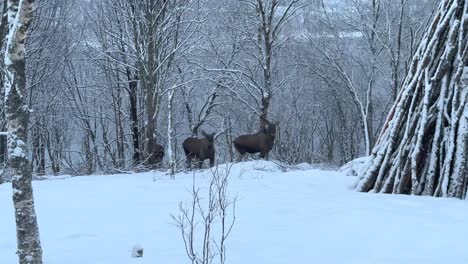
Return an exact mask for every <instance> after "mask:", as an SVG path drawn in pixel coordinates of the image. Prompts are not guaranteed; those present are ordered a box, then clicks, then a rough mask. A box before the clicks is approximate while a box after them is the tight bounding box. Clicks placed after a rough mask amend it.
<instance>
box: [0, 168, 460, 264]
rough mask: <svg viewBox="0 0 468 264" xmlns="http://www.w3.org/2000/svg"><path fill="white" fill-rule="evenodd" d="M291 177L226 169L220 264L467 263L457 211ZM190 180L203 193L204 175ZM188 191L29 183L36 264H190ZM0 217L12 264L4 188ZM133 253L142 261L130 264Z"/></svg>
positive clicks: (102, 182)
mask: <svg viewBox="0 0 468 264" xmlns="http://www.w3.org/2000/svg"><path fill="white" fill-rule="evenodd" d="M300 168H301V170H291V171H288V172H282V171H281V170H279V168H278V166H277V165H276V164H274V163H272V162H265V161H252V162H247V163H242V164H236V165H234V167H233V168H232V171H231V175H230V179H231V182H230V191H231V194H232V195H238V199H239V200H238V202H237V210H236V215H237V219H236V225H235V227H234V230H233V231H232V232H233V233H232V234H231V236H230V237H229V240H228V246H227V249H228V253H227V263H232V264H234V263H235V264H244V263H247V264H248V263H255V264H261V263H265V264H274V263H284V264H287V263H295V264H300V263H346V264H352V263H356V264H366V263H369V264H371V263H372V264H376V263H388V264H396V263H412V264H417V263H424V264H428V263H434V264H440V263H450V264H456V263H460V264H462V263H468V250H467V245H468V203H467V202H466V201H460V200H454V199H450V200H449V199H441V198H437V199H436V198H430V197H411V196H397V195H378V194H367V193H357V192H355V191H353V190H351V189H350V187H349V186H351V185H352V183H353V181H354V180H355V179H354V177H346V176H344V175H342V174H340V173H339V172H334V171H322V170H315V169H313V168H312V167H310V168H309V167H307V166H301V167H300ZM154 177H155V178H156V181H153V178H154ZM195 177H196V179H197V183H198V184H199V185H200V186H202V185H206V183H207V182H208V178H209V173H208V172H206V171H205V172H200V173H197V174H196V175H195ZM191 184H192V174H190V173H180V174H178V175H176V179H175V180H170V179H169V177H168V176H166V175H164V174H163V173H159V172H158V173H154V172H151V173H143V174H134V175H109V176H87V177H74V178H69V179H60V180H46V181H37V182H34V187H35V196H36V206H37V212H38V219H39V224H40V230H41V238H42V244H43V249H44V260H45V264H63V263H67V264H124V263H125V264H128V263H131V264H133V263H141V264H143V263H148V264H149V263H151V264H157V263H165V264H170V263H189V261H188V260H187V259H186V256H185V251H184V247H183V244H182V241H181V237H180V232H179V230H178V229H177V228H176V227H175V225H174V224H173V221H172V220H171V217H170V214H171V213H177V212H178V205H179V202H180V201H188V200H189V199H190V194H189V191H188V190H189V189H190V188H191ZM0 209H1V212H0V213H1V217H0V263H1V264H13V263H17V260H16V256H15V248H16V239H15V227H14V218H13V207H12V202H11V187H10V186H9V185H5V184H4V185H1V186H0ZM135 243H139V244H141V245H142V246H143V248H144V257H143V258H138V259H136V258H131V257H130V255H131V252H130V251H131V249H132V247H133V246H134V245H135Z"/></svg>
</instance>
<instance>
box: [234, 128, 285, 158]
mask: <svg viewBox="0 0 468 264" xmlns="http://www.w3.org/2000/svg"><path fill="white" fill-rule="evenodd" d="M278 124H279V123H274V124H272V123H270V122H268V121H266V125H265V127H264V128H262V129H261V130H260V131H258V132H257V133H255V134H249V135H242V136H238V137H237V138H235V139H234V142H233V143H234V147H235V148H236V150H237V152H238V153H239V158H238V161H242V158H243V157H244V155H245V153H259V152H260V158H262V159H263V158H267V159H268V153H269V152H270V150H271V149H272V148H273V144H274V142H275V137H276V127H277V126H278Z"/></svg>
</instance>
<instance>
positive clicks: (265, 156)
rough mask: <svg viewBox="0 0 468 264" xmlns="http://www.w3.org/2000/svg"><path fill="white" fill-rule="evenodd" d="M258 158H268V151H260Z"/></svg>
mask: <svg viewBox="0 0 468 264" xmlns="http://www.w3.org/2000/svg"><path fill="white" fill-rule="evenodd" d="M260 158H261V159H264V160H268V152H264V151H262V152H260Z"/></svg>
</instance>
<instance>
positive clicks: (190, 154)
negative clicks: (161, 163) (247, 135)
mask: <svg viewBox="0 0 468 264" xmlns="http://www.w3.org/2000/svg"><path fill="white" fill-rule="evenodd" d="M201 133H202V134H203V136H204V138H195V137H190V138H187V139H185V140H184V142H183V143H182V147H183V148H184V152H185V156H186V157H187V168H188V169H190V167H191V163H192V159H197V161H198V166H199V168H201V167H202V166H203V162H204V161H205V160H206V159H209V160H210V167H213V166H214V157H215V148H214V140H215V138H216V137H215V133H211V134H208V133H206V132H205V131H203V130H202V131H201Z"/></svg>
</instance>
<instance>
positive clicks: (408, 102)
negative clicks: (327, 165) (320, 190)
mask: <svg viewBox="0 0 468 264" xmlns="http://www.w3.org/2000/svg"><path fill="white" fill-rule="evenodd" d="M467 7H468V3H467V2H466V1H456V0H445V1H442V2H441V3H440V5H439V11H438V13H437V14H436V16H435V18H434V20H433V22H432V23H431V25H430V27H429V29H428V30H427V31H426V33H425V35H424V37H423V39H422V40H421V42H420V44H419V47H418V50H417V51H416V53H415V55H414V57H413V61H412V65H411V67H410V72H409V73H408V75H407V77H406V79H405V82H404V84H403V86H402V90H401V91H400V93H399V95H398V97H397V100H396V102H395V104H394V106H393V107H392V109H391V111H390V113H389V115H388V117H387V120H386V122H385V124H384V126H383V129H382V132H381V134H380V137H379V139H378V140H377V142H376V146H375V148H374V149H373V151H372V155H371V158H372V162H371V165H370V166H369V168H368V169H367V171H366V172H365V174H364V175H362V176H363V179H362V180H361V182H360V183H359V184H358V186H357V190H358V191H363V192H367V191H373V192H383V193H403V194H414V195H431V196H444V197H457V198H464V197H465V196H466V188H467V186H466V182H467V177H468V172H467V168H466V163H467V158H468V157H467V156H468V154H467V153H468V147H467V146H468V143H467V140H468V125H467V123H468V121H467V118H468V104H467V100H468V98H467V97H468V67H467V66H468V58H467V57H468V51H467V50H468V44H467V40H468V39H467V36H468V15H467Z"/></svg>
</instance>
